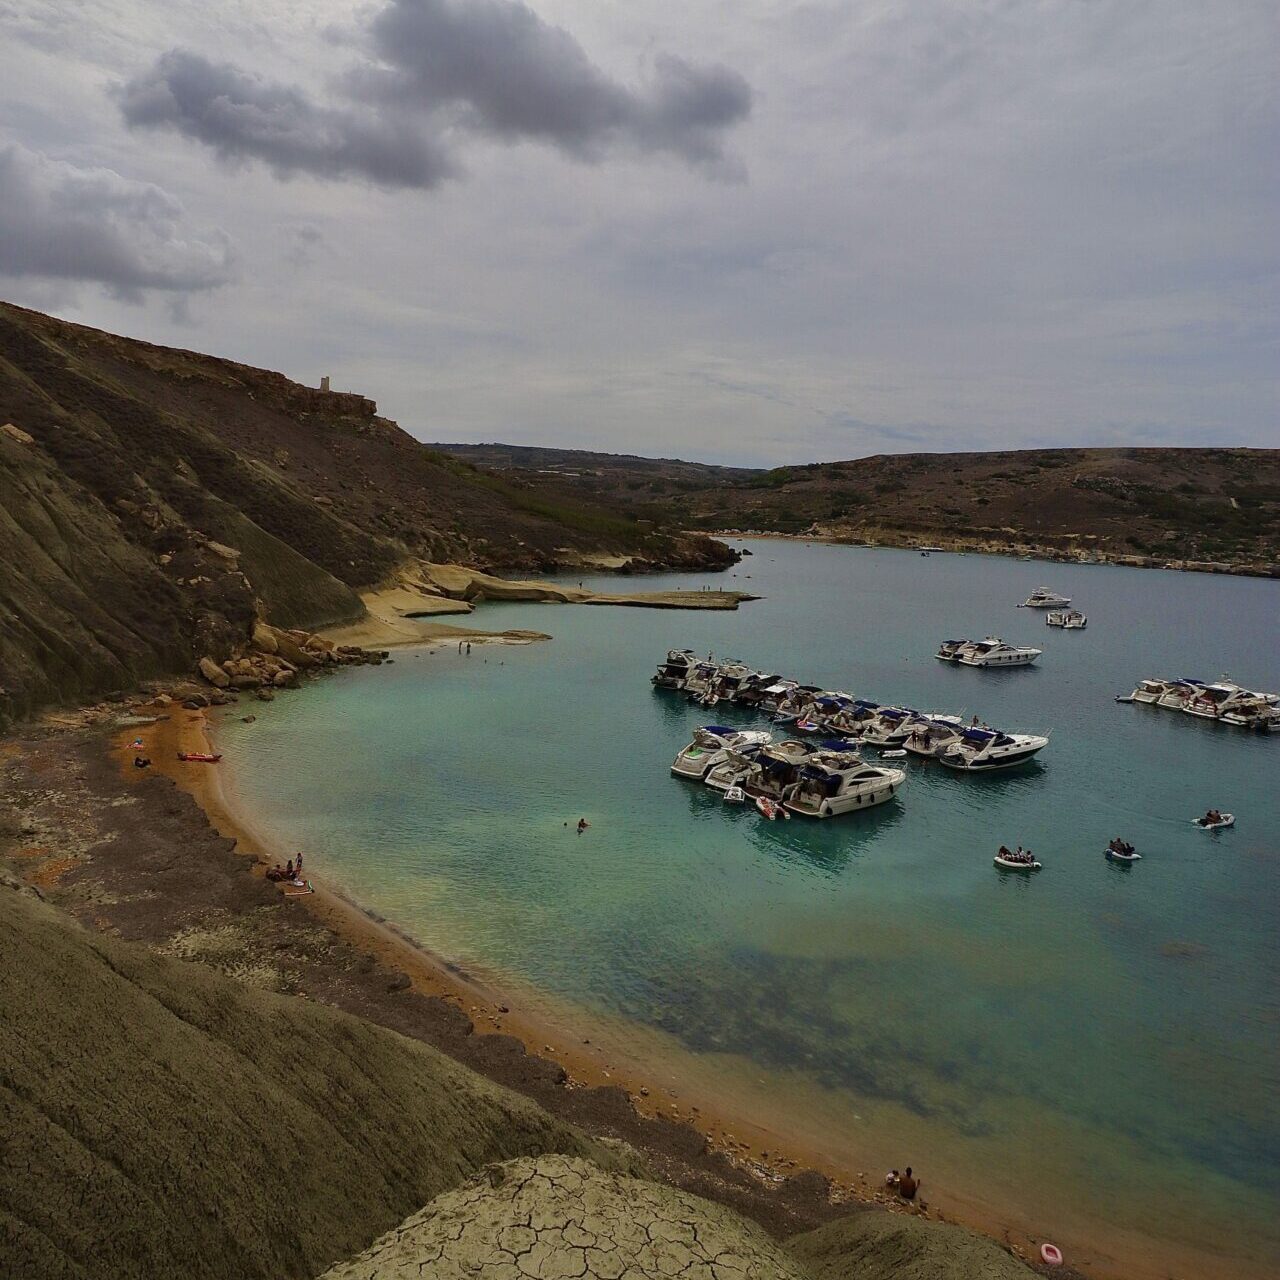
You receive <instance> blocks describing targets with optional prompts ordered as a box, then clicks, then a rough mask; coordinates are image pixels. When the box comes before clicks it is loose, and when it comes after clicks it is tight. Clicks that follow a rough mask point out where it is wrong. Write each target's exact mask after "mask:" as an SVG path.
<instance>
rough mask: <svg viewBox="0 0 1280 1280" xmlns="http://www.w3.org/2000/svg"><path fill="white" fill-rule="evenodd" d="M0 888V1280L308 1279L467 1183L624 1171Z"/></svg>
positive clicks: (316, 1019)
mask: <svg viewBox="0 0 1280 1280" xmlns="http://www.w3.org/2000/svg"><path fill="white" fill-rule="evenodd" d="M14 883H15V882H7V883H6V882H5V881H4V880H3V879H2V878H0V954H2V955H3V956H4V960H5V962H4V964H3V966H0V1132H2V1133H3V1135H4V1137H3V1141H0V1275H4V1276H15V1277H16V1276H30V1277H36V1276H39V1277H41V1280H64V1278H65V1280H114V1278H116V1277H119V1278H120V1280H124V1277H136V1276H146V1277H149V1278H150V1280H162V1278H164V1277H179V1276H180V1277H182V1278H183V1280H203V1278H206V1277H207V1278H208V1280H214V1278H225V1280H232V1278H233V1277H234V1280H251V1278H252V1277H260V1278H261V1280H285V1278H286V1277H296V1278H298V1280H303V1278H309V1277H312V1276H314V1275H316V1274H317V1273H319V1272H320V1271H322V1270H324V1269H325V1267H327V1266H329V1265H330V1264H331V1263H333V1262H335V1261H336V1260H338V1259H340V1258H343V1257H346V1256H349V1255H350V1254H353V1253H356V1252H358V1251H359V1250H361V1249H363V1248H365V1247H366V1246H367V1245H368V1244H369V1243H370V1241H372V1240H373V1239H374V1238H375V1237H377V1236H378V1235H379V1234H380V1233H382V1232H384V1231H387V1230H389V1229H390V1228H391V1227H393V1226H395V1224H396V1223H398V1222H400V1221H401V1220H402V1219H403V1218H404V1217H405V1216H406V1215H408V1214H409V1213H411V1212H414V1211H416V1210H417V1209H418V1208H420V1207H421V1206H422V1205H423V1204H425V1203H427V1202H428V1201H430V1200H432V1199H433V1198H434V1197H436V1196H437V1195H439V1194H440V1193H441V1192H443V1191H446V1190H448V1189H449V1188H452V1187H455V1186H458V1185H459V1184H460V1183H462V1182H463V1181H464V1180H465V1179H466V1178H468V1177H469V1176H470V1175H472V1174H473V1173H474V1172H475V1171H476V1170H478V1169H479V1168H480V1167H481V1166H483V1165H485V1164H487V1163H489V1162H491V1161H497V1160H506V1159H512V1158H515V1157H518V1156H529V1155H541V1154H544V1153H547V1152H557V1153H563V1154H566V1155H572V1156H579V1157H584V1158H587V1159H590V1160H592V1161H593V1162H595V1164H597V1165H599V1166H602V1167H603V1168H605V1169H614V1170H627V1169H630V1167H631V1166H630V1164H629V1163H628V1162H627V1161H624V1160H623V1159H621V1158H619V1157H618V1156H616V1155H614V1154H612V1153H611V1152H610V1151H608V1150H606V1149H605V1148H604V1147H602V1146H600V1145H598V1144H596V1143H593V1142H592V1141H590V1140H589V1139H587V1138H586V1137H584V1136H583V1135H582V1134H580V1133H579V1132H578V1131H576V1130H574V1129H572V1128H570V1127H569V1126H568V1125H566V1124H564V1123H562V1122H560V1121H558V1120H556V1119H554V1118H552V1117H551V1116H550V1115H548V1114H547V1113H546V1112H544V1111H543V1110H541V1109H540V1108H539V1107H538V1106H537V1105H536V1104H534V1103H532V1102H529V1101H528V1100H527V1099H524V1098H521V1097H519V1096H518V1095H516V1094H513V1093H510V1092H508V1091H507V1090H504V1089H501V1088H499V1087H498V1086H496V1085H492V1084H489V1083H488V1082H487V1081H485V1080H483V1079H481V1077H479V1076H477V1075H475V1074H474V1073H472V1072H470V1071H468V1070H467V1069H466V1068H465V1067H462V1066H459V1065H458V1064H457V1063H455V1062H453V1061H451V1060H450V1059H448V1058H446V1057H444V1056H443V1055H442V1054H440V1053H438V1052H436V1051H435V1050H433V1049H431V1048H429V1047H428V1046H426V1045H424V1044H421V1043H419V1042H418V1041H415V1040H409V1039H406V1038H405V1037H403V1036H399V1035H397V1034H395V1033H394V1032H391V1031H387V1030H385V1029H383V1028H381V1027H377V1026H374V1025H372V1024H370V1023H366V1022H362V1021H360V1020H358V1019H356V1018H352V1017H349V1016H347V1015H346V1014H342V1013H338V1012H337V1011H335V1010H333V1009H330V1008H327V1007H324V1006H321V1005H316V1004H311V1003H308V1002H305V1001H303V1000H299V999H289V998H287V997H283V996H277V995H274V994H271V993H267V992H261V991H254V990H252V989H250V988H248V987H244V986H241V985H239V984H237V983H236V982H234V981H232V980H231V979H229V978H226V977H224V976H222V975H221V974H218V973H215V972H213V971H211V970H210V969H207V968H205V967H204V966H201V965H196V964H189V963H183V962H180V961H176V960H168V959H163V958H161V957H159V956H156V955H154V954H153V953H151V952H149V951H147V950H146V949H145V948H143V947H140V946H137V945H135V944H130V943H124V942H119V941H116V940H114V939H111V938H107V937H103V936H100V935H97V934H93V933H89V932H86V931H85V930H83V929H81V928H80V927H79V926H77V925H76V924H74V923H73V922H72V921H71V920H70V918H69V917H66V916H64V915H61V914H60V913H58V912H56V911H54V910H53V909H52V908H51V907H48V906H46V905H45V904H43V903H40V902H38V901H36V900H35V898H34V897H33V896H32V895H31V894H30V892H29V891H22V892H20V891H18V890H16V888H15V887H14Z"/></svg>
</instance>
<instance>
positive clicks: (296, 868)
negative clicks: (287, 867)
mask: <svg viewBox="0 0 1280 1280" xmlns="http://www.w3.org/2000/svg"><path fill="white" fill-rule="evenodd" d="M293 874H294V875H295V876H297V877H298V879H299V880H301V879H302V854H298V861H297V862H296V863H294V867H293Z"/></svg>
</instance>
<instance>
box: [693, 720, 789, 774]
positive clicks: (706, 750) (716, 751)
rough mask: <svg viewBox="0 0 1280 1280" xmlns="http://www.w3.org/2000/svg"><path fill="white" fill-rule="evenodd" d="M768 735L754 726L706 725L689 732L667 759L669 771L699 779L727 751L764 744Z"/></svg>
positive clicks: (716, 763)
mask: <svg viewBox="0 0 1280 1280" xmlns="http://www.w3.org/2000/svg"><path fill="white" fill-rule="evenodd" d="M769 740H770V739H769V735H768V734H767V733H762V732H760V731H759V730H758V729H729V728H726V727H725V726H724V725H718V724H708V725H703V726H702V728H700V729H695V730H694V731H693V741H692V742H691V743H689V745H688V746H687V747H685V748H684V750H682V751H681V752H680V754H679V755H677V756H676V758H675V759H674V760H673V761H672V762H671V772H672V773H674V774H675V775H676V776H677V777H680V778H695V779H702V778H705V777H706V776H707V774H708V773H710V771H711V770H712V769H714V768H715V766H716V765H718V764H719V763H720V762H721V761H722V760H723V759H724V758H725V756H726V754H727V753H728V752H730V751H734V750H736V749H738V748H739V747H745V746H748V745H749V744H751V743H766V742H768V741H769Z"/></svg>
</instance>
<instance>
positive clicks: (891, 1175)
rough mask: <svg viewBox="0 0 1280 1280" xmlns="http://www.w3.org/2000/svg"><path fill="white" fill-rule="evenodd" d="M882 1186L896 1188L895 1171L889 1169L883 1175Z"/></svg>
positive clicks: (896, 1173)
mask: <svg viewBox="0 0 1280 1280" xmlns="http://www.w3.org/2000/svg"><path fill="white" fill-rule="evenodd" d="M884 1185H885V1186H886V1187H896V1186H897V1185H898V1171H897V1169H890V1170H889V1172H888V1173H886V1174H885V1175H884Z"/></svg>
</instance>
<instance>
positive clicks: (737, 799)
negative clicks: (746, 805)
mask: <svg viewBox="0 0 1280 1280" xmlns="http://www.w3.org/2000/svg"><path fill="white" fill-rule="evenodd" d="M746 798H747V793H746V792H745V791H743V789H742V788H741V787H726V788H725V793H724V799H725V803H726V804H741V803H742V802H743V801H744V800H745V799H746Z"/></svg>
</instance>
